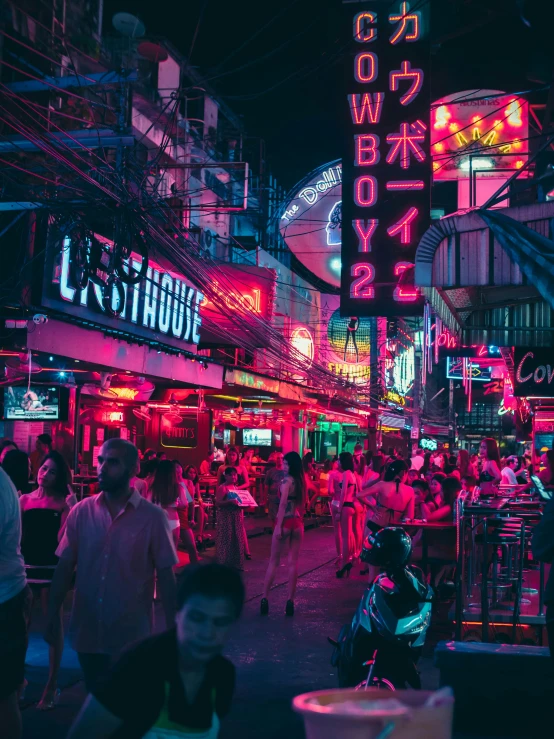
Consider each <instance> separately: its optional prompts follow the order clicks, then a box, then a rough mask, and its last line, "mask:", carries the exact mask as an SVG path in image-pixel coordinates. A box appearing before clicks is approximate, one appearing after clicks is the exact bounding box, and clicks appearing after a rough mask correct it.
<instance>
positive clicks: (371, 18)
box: [354, 10, 377, 44]
mask: <svg viewBox="0 0 554 739" xmlns="http://www.w3.org/2000/svg"><path fill="white" fill-rule="evenodd" d="M376 21H377V14H376V13H371V12H370V11H369V10H366V11H365V12H363V13H358V15H355V16H354V40H355V41H357V42H358V43H359V44H369V43H371V42H372V41H375V39H376V38H377V29H376V28H372V27H371V26H372V25H373V24H374V23H376Z"/></svg>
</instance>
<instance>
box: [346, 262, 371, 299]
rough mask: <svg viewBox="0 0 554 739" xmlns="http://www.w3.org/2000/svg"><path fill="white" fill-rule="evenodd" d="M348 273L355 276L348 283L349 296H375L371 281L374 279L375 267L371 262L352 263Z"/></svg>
mask: <svg viewBox="0 0 554 739" xmlns="http://www.w3.org/2000/svg"><path fill="white" fill-rule="evenodd" d="M350 275H351V276H352V277H356V279H355V280H354V282H352V284H351V285H350V297H351V298H358V299H360V298H362V299H364V300H368V299H370V298H374V297H375V288H374V287H372V286H371V283H372V282H373V280H374V279H375V268H374V267H373V265H372V264H365V263H364V264H353V265H352V267H351V269H350Z"/></svg>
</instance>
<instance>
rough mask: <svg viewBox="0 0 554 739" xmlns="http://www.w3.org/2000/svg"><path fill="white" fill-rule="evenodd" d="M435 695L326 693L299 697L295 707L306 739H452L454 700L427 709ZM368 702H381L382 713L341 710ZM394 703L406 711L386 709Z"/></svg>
mask: <svg viewBox="0 0 554 739" xmlns="http://www.w3.org/2000/svg"><path fill="white" fill-rule="evenodd" d="M433 695H434V693H432V692H430V691H424V690H420V691H418V690H398V691H396V692H389V691H386V690H378V689H377V688H370V689H369V690H365V691H364V690H349V689H347V690H322V691H318V692H315V693H304V694H303V695H298V696H297V697H296V698H294V700H293V703H292V706H293V709H294V710H295V711H296V712H297V713H300V714H301V715H302V716H303V717H304V726H305V729H306V739H338V737H340V739H381V737H382V738H383V739H384V738H385V737H387V739H388V738H389V737H390V738H391V739H431V737H432V739H451V737H452V715H453V711H454V700H453V699H451V700H446V701H442V702H441V703H440V705H437V706H432V707H427V706H425V705H424V704H425V702H426V701H427V699H428V698H430V697H431V696H433ZM366 701H378V702H379V709H378V710H376V711H371V710H370V711H365V710H363V709H362V710H359V712H356V713H351V712H350V711H349V709H348V706H344V710H341V705H344V704H345V703H350V705H352V702H354V703H359V702H366ZM391 701H394V703H398V702H399V703H401V704H403V706H404V708H398V707H396V708H395V707H394V703H391V707H390V709H387V707H386V706H384V705H383V703H387V702H391Z"/></svg>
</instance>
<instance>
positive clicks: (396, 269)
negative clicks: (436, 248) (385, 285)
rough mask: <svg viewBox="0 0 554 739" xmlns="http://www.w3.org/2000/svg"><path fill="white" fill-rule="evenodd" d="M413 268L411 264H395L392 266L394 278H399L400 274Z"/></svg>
mask: <svg viewBox="0 0 554 739" xmlns="http://www.w3.org/2000/svg"><path fill="white" fill-rule="evenodd" d="M413 266H414V264H413V262H397V263H396V264H395V265H394V276H395V277H399V276H400V275H401V274H402V272H405V271H406V270H407V269H410V268H411V267H413Z"/></svg>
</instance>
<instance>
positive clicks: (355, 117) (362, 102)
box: [348, 92, 385, 126]
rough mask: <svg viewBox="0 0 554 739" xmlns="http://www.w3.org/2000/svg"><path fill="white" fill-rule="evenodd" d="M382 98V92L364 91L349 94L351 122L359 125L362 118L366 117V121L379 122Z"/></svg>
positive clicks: (383, 96) (383, 95) (383, 94)
mask: <svg viewBox="0 0 554 739" xmlns="http://www.w3.org/2000/svg"><path fill="white" fill-rule="evenodd" d="M384 98H385V93H384V92H375V93H371V92H364V94H363V95H349V96H348V100H349V102H350V112H351V113H352V122H353V123H355V124H356V125H357V126H361V125H362V123H363V122H364V119H366V118H367V122H368V123H379V121H380V120H381V112H382V110H383V100H384Z"/></svg>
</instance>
